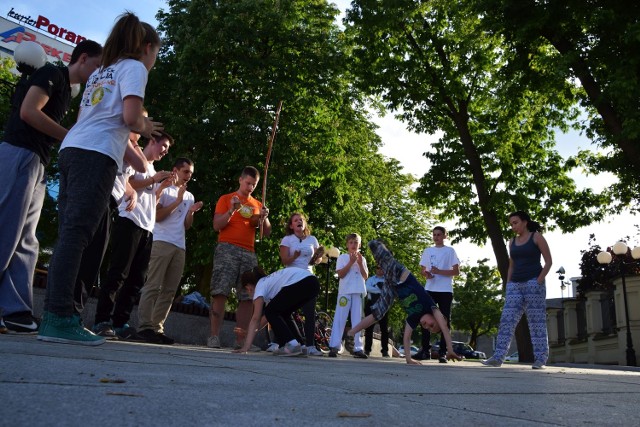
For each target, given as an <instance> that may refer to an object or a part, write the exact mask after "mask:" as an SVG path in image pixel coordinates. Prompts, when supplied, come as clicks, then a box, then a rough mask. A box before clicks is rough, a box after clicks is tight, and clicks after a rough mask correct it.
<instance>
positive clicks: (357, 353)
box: [353, 350, 369, 359]
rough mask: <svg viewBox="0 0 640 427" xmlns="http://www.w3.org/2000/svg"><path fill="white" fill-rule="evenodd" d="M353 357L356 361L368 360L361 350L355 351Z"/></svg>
mask: <svg viewBox="0 0 640 427" xmlns="http://www.w3.org/2000/svg"><path fill="white" fill-rule="evenodd" d="M353 357H355V358H356V359H368V358H369V356H367V355H366V354H364V351H362V350H360V351H356V352H355V353H353Z"/></svg>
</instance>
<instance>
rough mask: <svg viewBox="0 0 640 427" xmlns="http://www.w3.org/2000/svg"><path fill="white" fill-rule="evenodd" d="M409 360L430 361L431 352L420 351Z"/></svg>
mask: <svg viewBox="0 0 640 427" xmlns="http://www.w3.org/2000/svg"><path fill="white" fill-rule="evenodd" d="M411 358H412V359H415V360H431V352H430V351H429V350H427V351H424V350H420V351H419V352H417V353H416V354H415V355H414V356H412V357H411Z"/></svg>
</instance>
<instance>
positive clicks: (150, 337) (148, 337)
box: [137, 329, 162, 344]
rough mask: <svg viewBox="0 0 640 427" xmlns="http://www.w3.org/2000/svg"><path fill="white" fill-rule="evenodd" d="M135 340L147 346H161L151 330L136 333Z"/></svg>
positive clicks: (159, 340) (158, 338)
mask: <svg viewBox="0 0 640 427" xmlns="http://www.w3.org/2000/svg"><path fill="white" fill-rule="evenodd" d="M137 338H138V339H139V340H141V341H144V342H146V343H149V344H162V339H160V337H159V336H158V334H157V333H156V332H155V331H154V330H152V329H143V330H141V331H138V334H137Z"/></svg>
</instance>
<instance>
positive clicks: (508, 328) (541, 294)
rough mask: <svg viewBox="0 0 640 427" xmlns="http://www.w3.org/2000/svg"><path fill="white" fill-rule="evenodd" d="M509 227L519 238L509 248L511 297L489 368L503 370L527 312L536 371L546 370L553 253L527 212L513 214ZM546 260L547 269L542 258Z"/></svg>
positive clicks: (506, 302) (487, 364)
mask: <svg viewBox="0 0 640 427" xmlns="http://www.w3.org/2000/svg"><path fill="white" fill-rule="evenodd" d="M509 224H510V225H511V229H512V230H513V231H514V232H515V233H516V237H514V238H513V239H512V240H511V243H510V245H509V271H508V273H507V295H506V298H505V302H504V307H503V309H502V317H501V318H500V328H499V330H498V338H497V342H496V349H495V352H494V353H493V356H492V357H491V358H490V359H487V360H483V361H482V364H483V365H485V366H493V367H499V366H500V365H502V362H504V359H505V357H506V356H507V351H509V345H510V344H511V338H512V337H513V334H514V332H515V329H516V326H517V325H518V322H519V321H520V318H521V317H522V314H523V313H526V314H527V321H528V323H529V332H530V333H531V344H532V345H533V355H534V362H533V366H532V368H533V369H543V368H544V366H545V365H546V363H547V359H548V358H549V340H548V337H547V322H546V303H545V299H546V287H545V277H546V276H547V273H549V270H550V269H551V252H550V251H549V245H548V244H547V241H546V240H545V239H544V237H542V234H540V231H541V230H542V227H541V226H540V224H539V223H537V222H535V221H532V220H531V218H530V217H529V215H528V214H527V213H526V212H522V211H518V212H514V213H512V214H511V215H509ZM541 256H542V259H543V260H544V267H543V266H542V265H541V263H540V257H541Z"/></svg>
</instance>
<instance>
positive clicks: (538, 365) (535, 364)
mask: <svg viewBox="0 0 640 427" xmlns="http://www.w3.org/2000/svg"><path fill="white" fill-rule="evenodd" d="M531 369H544V362H540V361H536V362H533V365H531Z"/></svg>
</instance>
